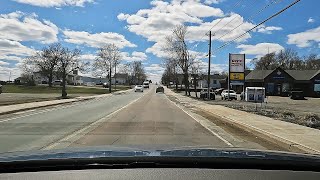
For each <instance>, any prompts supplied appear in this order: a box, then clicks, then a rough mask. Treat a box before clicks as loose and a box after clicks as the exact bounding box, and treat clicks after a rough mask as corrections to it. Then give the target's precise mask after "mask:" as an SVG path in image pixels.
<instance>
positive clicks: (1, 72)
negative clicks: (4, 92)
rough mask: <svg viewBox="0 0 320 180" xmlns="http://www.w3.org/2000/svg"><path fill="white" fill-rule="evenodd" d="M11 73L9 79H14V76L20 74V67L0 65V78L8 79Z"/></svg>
mask: <svg viewBox="0 0 320 180" xmlns="http://www.w3.org/2000/svg"><path fill="white" fill-rule="evenodd" d="M10 73H11V78H10V80H11V81H12V80H14V79H15V78H17V77H19V76H20V73H21V71H20V68H18V67H4V66H1V65H0V80H2V81H8V80H9V77H10Z"/></svg>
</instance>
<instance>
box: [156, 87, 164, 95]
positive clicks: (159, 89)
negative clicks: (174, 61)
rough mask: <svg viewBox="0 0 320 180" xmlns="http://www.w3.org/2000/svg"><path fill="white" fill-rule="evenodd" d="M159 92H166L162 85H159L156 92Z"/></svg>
mask: <svg viewBox="0 0 320 180" xmlns="http://www.w3.org/2000/svg"><path fill="white" fill-rule="evenodd" d="M158 92H162V93H164V88H163V87H162V86H159V87H157V89H156V93H158Z"/></svg>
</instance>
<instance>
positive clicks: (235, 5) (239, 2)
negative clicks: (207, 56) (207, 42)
mask: <svg viewBox="0 0 320 180" xmlns="http://www.w3.org/2000/svg"><path fill="white" fill-rule="evenodd" d="M242 1H243V0H239V1H238V2H237V3H235V4H234V5H233V7H232V8H231V9H233V8H236V7H238V6H239V5H240V4H241V2H242ZM225 18H227V16H225V17H223V18H220V19H219V21H218V22H216V23H215V24H214V25H213V26H212V27H211V28H210V29H209V30H208V31H207V33H208V32H209V31H211V30H212V29H213V28H214V27H216V26H217V25H218V24H219V23H220V22H221V21H222V20H223V19H225ZM207 33H205V34H204V35H202V37H201V38H200V41H201V40H202V39H203V38H204V37H205V36H206V34H207ZM203 40H204V39H203ZM199 43H200V42H198V43H197V44H195V45H193V47H192V49H193V48H194V47H196V46H198V45H199Z"/></svg>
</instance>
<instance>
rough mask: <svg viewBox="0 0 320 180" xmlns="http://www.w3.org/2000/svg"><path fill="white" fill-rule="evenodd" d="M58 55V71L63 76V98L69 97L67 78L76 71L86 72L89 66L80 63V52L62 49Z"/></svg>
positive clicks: (58, 51)
mask: <svg viewBox="0 0 320 180" xmlns="http://www.w3.org/2000/svg"><path fill="white" fill-rule="evenodd" d="M57 54H59V55H58V69H59V72H60V73H61V76H62V93H61V94H62V98H66V97H67V95H68V94H67V90H66V84H67V76H68V75H69V74H70V73H71V72H73V71H74V70H84V69H85V67H86V66H87V65H88V64H87V63H82V62H80V61H79V56H80V50H78V49H74V50H69V49H68V48H61V49H59V50H57Z"/></svg>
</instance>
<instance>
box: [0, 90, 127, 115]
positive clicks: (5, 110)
mask: <svg viewBox="0 0 320 180" xmlns="http://www.w3.org/2000/svg"><path fill="white" fill-rule="evenodd" d="M130 90H132V89H128V90H124V91H117V92H114V93H113V94H119V93H125V92H128V91H130ZM113 94H101V95H94V96H81V97H76V98H73V99H61V100H52V101H41V102H32V103H23V104H15V105H8V106H1V107H0V115H3V114H9V113H14V112H18V111H24V110H29V109H35V108H41V107H47V106H54V105H59V104H66V103H72V102H77V101H84V100H89V99H94V98H102V97H107V96H112V95H113Z"/></svg>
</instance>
